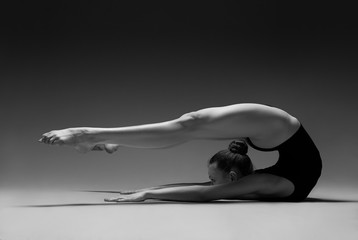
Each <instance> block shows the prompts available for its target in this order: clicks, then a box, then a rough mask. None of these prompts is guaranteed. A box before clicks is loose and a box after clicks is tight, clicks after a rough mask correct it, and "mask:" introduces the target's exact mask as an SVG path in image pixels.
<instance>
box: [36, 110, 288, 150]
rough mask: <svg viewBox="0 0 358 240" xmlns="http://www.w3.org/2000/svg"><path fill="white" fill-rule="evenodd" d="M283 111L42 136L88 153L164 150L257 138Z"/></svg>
mask: <svg viewBox="0 0 358 240" xmlns="http://www.w3.org/2000/svg"><path fill="white" fill-rule="evenodd" d="M286 115H287V114H286V113H285V112H283V111H282V110H279V109H276V108H271V107H268V106H264V105H259V104H236V105H230V106H225V107H215V108H206V109H202V110H199V111H196V112H192V113H187V114H184V115H183V116H181V117H180V118H178V119H175V120H172V121H166V122H161V123H153V124H146V125H139V126H131V127H119V128H70V129H64V130H55V131H51V132H48V133H45V134H43V137H42V138H41V139H40V141H41V142H44V143H48V144H59V145H70V146H74V147H76V148H78V149H80V150H81V149H84V150H89V149H92V148H93V146H95V145H96V144H118V145H120V146H127V147H139V148H165V147H171V146H174V145H177V144H181V143H184V142H187V141H190V140H194V139H207V140H210V139H223V140H225V139H233V138H238V137H250V138H255V137H258V136H262V135H263V134H265V132H267V131H268V130H270V129H272V128H271V127H272V125H273V123H276V122H277V121H278V120H279V121H280V120H282V119H283V118H285V117H287V116H286Z"/></svg>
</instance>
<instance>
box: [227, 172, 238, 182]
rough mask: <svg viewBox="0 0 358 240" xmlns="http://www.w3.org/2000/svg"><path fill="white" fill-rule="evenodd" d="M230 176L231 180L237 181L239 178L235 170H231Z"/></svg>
mask: <svg viewBox="0 0 358 240" xmlns="http://www.w3.org/2000/svg"><path fill="white" fill-rule="evenodd" d="M229 177H230V181H231V182H236V181H237V180H238V179H239V175H238V174H237V173H236V172H234V171H230V172H229Z"/></svg>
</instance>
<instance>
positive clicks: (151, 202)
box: [13, 191, 358, 208]
mask: <svg viewBox="0 0 358 240" xmlns="http://www.w3.org/2000/svg"><path fill="white" fill-rule="evenodd" d="M86 192H89V191H86ZM91 192H99V191H91ZM100 192H105V191H100ZM106 193H114V192H113V191H106ZM117 193H118V192H117ZM357 202H358V200H345V199H328V198H313V197H309V198H307V199H306V200H304V201H302V202H277V201H256V200H220V201H212V202H180V201H160V200H149V201H145V202H121V203H112V202H111V203H109V202H107V203H66V204H39V205H17V206H13V207H33V208H46V207H88V206H106V207H109V206H125V205H164V204H175V205H183V204H189V205H193V204H201V205H203V204H206V205H212V204H262V203H270V204H280V203H291V204H302V203H357Z"/></svg>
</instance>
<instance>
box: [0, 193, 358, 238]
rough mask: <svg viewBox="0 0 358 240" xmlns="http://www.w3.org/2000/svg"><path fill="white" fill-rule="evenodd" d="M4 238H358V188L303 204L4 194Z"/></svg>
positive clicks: (0, 226)
mask: <svg viewBox="0 0 358 240" xmlns="http://www.w3.org/2000/svg"><path fill="white" fill-rule="evenodd" d="M0 194H1V195H0V204H1V206H2V207H1V209H0V239H1V240H17V239H19V240H20V239H21V240H23V239H30V240H31V239H34V240H42V239H46V240H48V239H66V240H67V239H76V240H81V239H86V240H88V239H96V240H97V239H126V240H127V239H129V240H130V239H158V240H160V239H180V240H184V239H185V240H186V239H189V240H191V239H193V240H194V239H195V240H198V239H205V240H210V239H225V240H226V239H235V240H236V239H245V240H246V239H275V240H280V239H285V240H287V239H289V240H295V239H297V240H298V239H300V240H301V239H305V240H307V239H325V240H330V239H332V240H333V239H334V240H336V239H344V240H351V239H352V240H353V239H354V240H355V239H357V236H358V229H357V227H356V226H357V224H358V219H357V212H358V194H357V191H351V190H346V191H345V192H344V191H342V190H340V192H338V190H335V191H333V190H330V191H317V192H315V193H314V194H312V196H310V198H308V199H307V200H306V201H304V202H301V203H273V202H257V201H219V202H213V203H176V202H160V201H147V202H143V203H122V204H116V203H105V202H103V199H104V198H106V197H112V196H115V195H116V191H91V190H87V191H53V192H51V191H1V192H0Z"/></svg>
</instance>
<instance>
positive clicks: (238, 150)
mask: <svg viewBox="0 0 358 240" xmlns="http://www.w3.org/2000/svg"><path fill="white" fill-rule="evenodd" d="M229 150H230V152H232V153H235V154H240V155H246V154H247V150H248V146H247V144H246V142H245V141H241V140H240V141H232V142H231V143H230V145H229Z"/></svg>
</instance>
